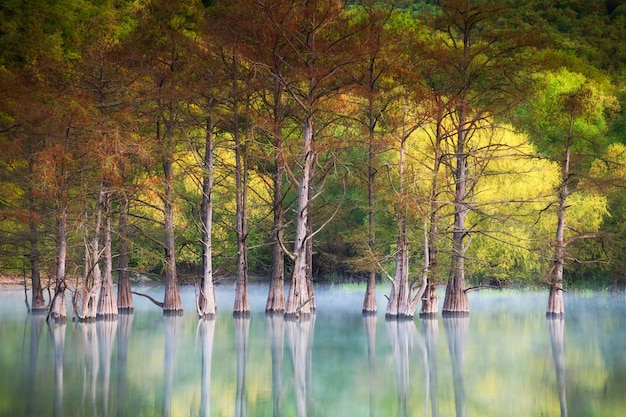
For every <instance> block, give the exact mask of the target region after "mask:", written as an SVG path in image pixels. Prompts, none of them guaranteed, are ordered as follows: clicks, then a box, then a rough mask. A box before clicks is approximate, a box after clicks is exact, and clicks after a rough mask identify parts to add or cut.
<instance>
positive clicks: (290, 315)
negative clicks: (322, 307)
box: [285, 309, 315, 321]
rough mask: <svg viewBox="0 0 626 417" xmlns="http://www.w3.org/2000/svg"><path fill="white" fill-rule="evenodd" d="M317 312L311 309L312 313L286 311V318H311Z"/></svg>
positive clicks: (290, 319) (294, 319)
mask: <svg viewBox="0 0 626 417" xmlns="http://www.w3.org/2000/svg"><path fill="white" fill-rule="evenodd" d="M314 314H315V310H313V309H311V311H310V313H299V312H298V313H285V320H289V321H296V320H309V319H310V318H311V317H312V316H313V315H314Z"/></svg>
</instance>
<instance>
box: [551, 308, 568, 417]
mask: <svg viewBox="0 0 626 417" xmlns="http://www.w3.org/2000/svg"><path fill="white" fill-rule="evenodd" d="M546 320H547V321H548V330H549V331H550V345H551V346H552V358H553V360H554V368H555V369H556V383H557V385H558V389H559V405H560V407H561V417H567V398H566V395H565V357H564V345H565V343H564V341H563V333H564V329H565V320H564V319H563V317H547V318H546Z"/></svg>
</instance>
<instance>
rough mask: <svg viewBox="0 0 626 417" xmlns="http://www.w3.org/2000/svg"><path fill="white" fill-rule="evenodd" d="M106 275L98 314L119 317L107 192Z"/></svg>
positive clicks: (99, 315) (105, 212)
mask: <svg viewBox="0 0 626 417" xmlns="http://www.w3.org/2000/svg"><path fill="white" fill-rule="evenodd" d="M104 214H105V220H104V275H103V277H102V286H101V287H100V298H99V300H98V314H97V316H98V317H100V318H114V317H117V302H116V301H115V293H114V292H113V251H112V248H111V245H112V241H111V233H112V230H111V196H110V195H109V194H107V195H106V196H105V199H104Z"/></svg>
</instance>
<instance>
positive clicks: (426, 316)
mask: <svg viewBox="0 0 626 417" xmlns="http://www.w3.org/2000/svg"><path fill="white" fill-rule="evenodd" d="M467 314H468V315H469V313H467ZM438 316H439V313H437V312H432V313H420V315H419V317H420V319H425V320H436V319H437V317H438Z"/></svg>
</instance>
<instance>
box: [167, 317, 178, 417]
mask: <svg viewBox="0 0 626 417" xmlns="http://www.w3.org/2000/svg"><path fill="white" fill-rule="evenodd" d="M182 321H183V316H182V315H179V314H166V315H163V326H164V328H165V355H164V357H163V407H162V409H163V417H170V416H171V415H172V389H173V387H174V370H175V363H176V362H175V358H176V344H177V341H178V333H179V331H180V326H181V323H182Z"/></svg>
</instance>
